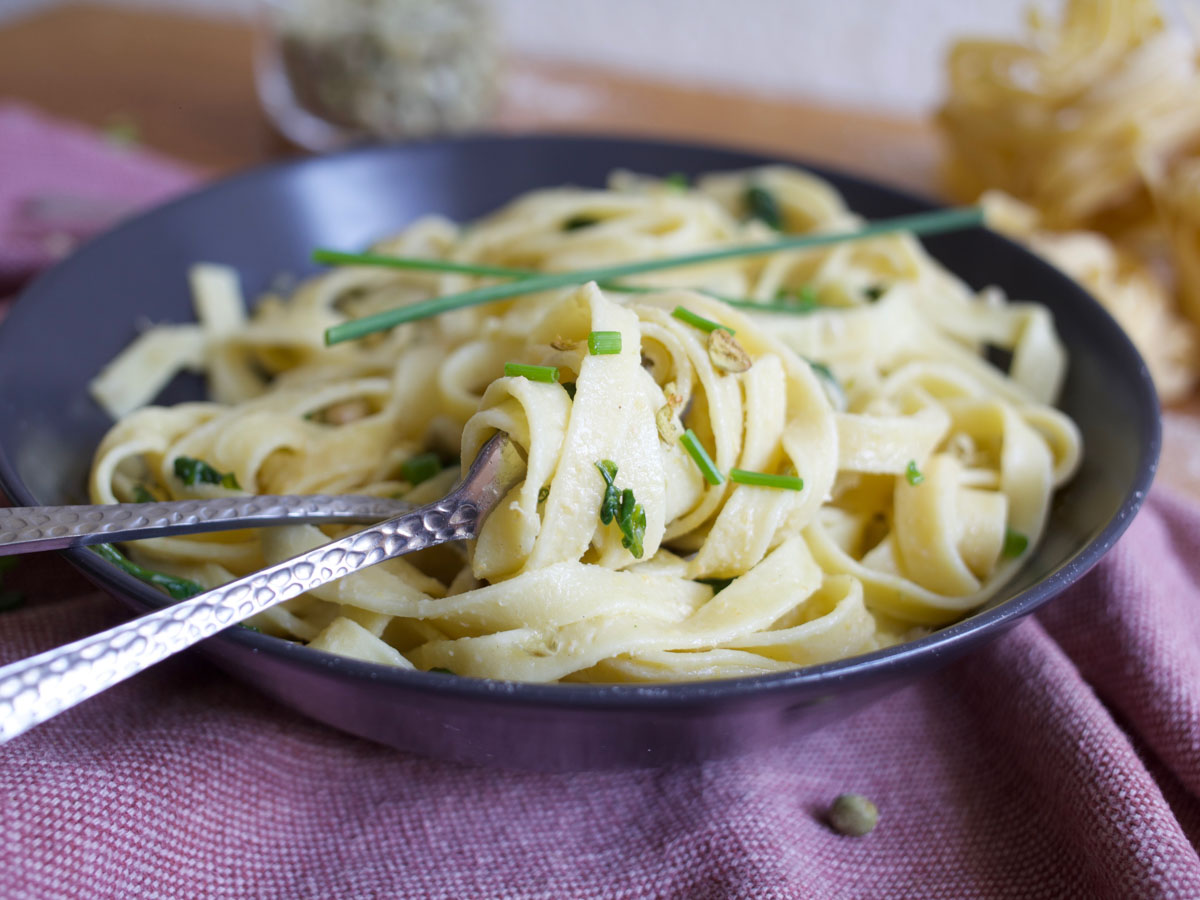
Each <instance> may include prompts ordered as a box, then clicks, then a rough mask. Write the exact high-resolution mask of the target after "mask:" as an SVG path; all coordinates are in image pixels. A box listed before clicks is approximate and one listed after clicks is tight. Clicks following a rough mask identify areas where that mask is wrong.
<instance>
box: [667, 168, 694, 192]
mask: <svg viewBox="0 0 1200 900" xmlns="http://www.w3.org/2000/svg"><path fill="white" fill-rule="evenodd" d="M663 184H665V185H666V186H667V187H669V188H672V189H673V190H676V191H686V190H687V189H688V187H689V186H690V184H691V181H690V179H689V178H688V177H687V175H685V174H684V173H683V172H672V173H671V174H670V175H667V176H666V177H665V178H663Z"/></svg>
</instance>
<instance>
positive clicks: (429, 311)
mask: <svg viewBox="0 0 1200 900" xmlns="http://www.w3.org/2000/svg"><path fill="white" fill-rule="evenodd" d="M982 221H983V210H982V209H981V208H980V207H978V206H968V207H961V208H957V209H942V210H937V211H935V212H929V213H917V214H916V215H911V216H898V217H896V218H893V219H883V220H879V221H876V222H872V223H870V224H868V225H865V226H863V227H861V228H858V229H856V230H854V231H842V232H823V233H821V234H801V235H789V236H787V237H782V238H780V239H779V240H775V241H763V242H760V243H754V244H741V245H738V246H735V247H718V248H716V249H713V250H702V251H699V252H696V253H688V254H684V255H682V256H673V257H668V258H665V259H643V260H638V261H636V262H628V263H619V264H617V265H611V266H600V267H597V268H594V269H581V270H577V271H574V272H547V273H539V274H529V275H527V273H526V272H525V271H524V270H509V272H508V277H510V278H512V279H513V280H512V281H510V282H507V283H504V284H489V285H485V286H484V287H480V288H475V289H474V290H470V291H464V292H463V293H461V294H451V295H449V296H445V297H435V298H433V299H431V300H424V301H422V302H420V303H411V304H409V305H407V306H401V307H397V308H395V309H389V310H385V311H384V312H380V313H375V314H374V315H370V316H364V317H363V318H361V319H355V320H353V321H349V322H342V323H340V324H338V325H334V326H333V327H331V328H329V329H327V330H326V332H325V343H326V344H339V343H341V342H342V341H352V340H357V339H358V338H362V337H366V336H367V335H369V334H374V333H375V332H377V331H386V330H387V329H389V328H393V327H395V326H396V325H401V324H403V323H405V322H415V321H417V320H418V319H427V318H429V317H430V316H436V315H441V314H442V313H444V312H450V311H451V310H455V309H464V308H466V307H470V306H478V305H480V304H482V303H490V302H492V301H493V300H503V299H504V298H506V297H516V296H519V295H521V294H532V293H536V292H538V291H547V290H550V289H552V288H559V287H569V286H571V285H577V284H586V283H587V282H589V281H597V282H608V281H612V280H614V279H617V278H624V277H626V276H629V275H640V274H642V273H643V272H658V271H662V270H664V269H678V268H683V267H685V266H694V265H700V264H702V263H710V262H715V261H717V260H724V259H738V258H741V257H748V256H765V255H767V254H769V253H776V252H778V251H780V250H798V249H801V248H814V247H828V246H832V245H834V244H840V243H845V242H847V241H860V240H864V239H865V238H870V237H875V236H877V235H880V234H890V233H892V232H896V231H911V232H913V233H914V234H918V235H928V234H941V233H944V232H947V231H957V230H960V229H963V228H972V227H974V226H977V225H979V224H980V223H981V222H982ZM321 253H322V254H323V255H324V254H329V255H330V256H333V255H336V256H337V259H336V261H337V262H339V263H343V264H353V265H385V266H394V267H396V268H426V269H429V270H433V271H447V270H449V269H448V268H447V264H444V263H441V262H439V261H437V260H413V259H407V258H403V257H376V256H372V255H370V254H350V253H347V254H334V253H333V252H332V251H321ZM323 261H334V260H323Z"/></svg>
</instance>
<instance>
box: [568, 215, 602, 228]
mask: <svg viewBox="0 0 1200 900" xmlns="http://www.w3.org/2000/svg"><path fill="white" fill-rule="evenodd" d="M599 224H600V219H598V218H596V217H595V216H589V215H587V214H586V213H582V214H580V215H578V216H571V218H569V219H567V221H565V222H563V226H562V230H563V231H578V230H579V229H580V228H591V227H592V226H593V225H599Z"/></svg>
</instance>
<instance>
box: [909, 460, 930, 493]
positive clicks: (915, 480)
mask: <svg viewBox="0 0 1200 900" xmlns="http://www.w3.org/2000/svg"><path fill="white" fill-rule="evenodd" d="M904 477H905V478H907V479H908V483H909V484H911V485H912V486H913V487H916V486H917V485H918V484H920V483H921V482H922V481H924V480H925V476H924V475H922V474H921V470H920V469H918V468H917V461H916V460H915V459H910V460H909V461H908V468H906V469H905V470H904Z"/></svg>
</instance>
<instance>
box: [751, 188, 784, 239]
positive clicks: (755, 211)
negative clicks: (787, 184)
mask: <svg viewBox="0 0 1200 900" xmlns="http://www.w3.org/2000/svg"><path fill="white" fill-rule="evenodd" d="M744 199H745V201H746V209H747V210H749V212H750V218H752V219H758V220H760V221H762V222H765V223H766V224H768V225H770V226H771V227H772V228H774V229H775V230H776V231H782V230H783V212H782V211H781V210H780V208H779V201H778V200H776V199H775V195H774V194H772V193H771V192H770V191H768V190H767V189H766V188H764V187H762V186H761V185H757V184H752V185H750V187H748V188H746V194H745V197H744Z"/></svg>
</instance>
